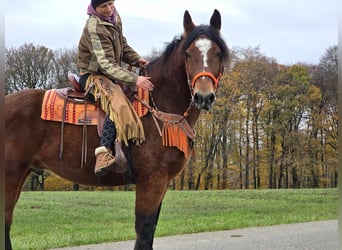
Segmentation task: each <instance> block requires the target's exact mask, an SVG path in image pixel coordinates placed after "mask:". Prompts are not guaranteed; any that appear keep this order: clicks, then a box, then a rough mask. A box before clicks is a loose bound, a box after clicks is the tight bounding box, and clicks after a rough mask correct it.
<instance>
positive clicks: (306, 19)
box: [5, 0, 339, 65]
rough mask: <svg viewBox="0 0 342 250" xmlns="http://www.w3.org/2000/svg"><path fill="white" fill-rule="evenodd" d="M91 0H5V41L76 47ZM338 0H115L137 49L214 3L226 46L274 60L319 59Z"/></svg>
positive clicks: (155, 43)
mask: <svg viewBox="0 0 342 250" xmlns="http://www.w3.org/2000/svg"><path fill="white" fill-rule="evenodd" d="M89 3H90V0H44V1H37V0H24V1H23V0H6V2H5V46H6V48H13V47H14V48H18V47H19V46H22V45H23V44H25V43H33V44H34V45H40V46H45V47H47V48H50V49H53V50H55V49H64V48H68V49H71V48H77V44H78V41H79V38H80V36H81V32H82V29H83V27H84V24H85V22H86V20H87V18H88V16H87V14H86V10H87V6H88V5H89ZM338 5H339V4H338V0H172V1H171V0H116V1H115V6H116V8H117V10H118V12H119V13H120V16H121V18H122V20H123V30H124V35H125V36H126V38H127V40H128V43H129V44H130V45H131V47H133V48H134V49H135V50H136V51H137V52H138V53H139V54H140V55H142V56H148V55H150V54H151V52H152V51H153V50H158V51H159V50H163V49H164V48H165V46H166V44H167V43H169V42H171V41H172V40H173V39H174V37H176V36H179V35H180V34H181V33H182V32H183V15H184V12H185V10H188V11H189V13H190V15H191V17H192V19H193V21H194V23H195V24H209V20H210V17H211V15H212V13H213V11H214V9H217V10H218V11H219V12H220V13H221V16H222V28H221V33H222V37H223V38H224V39H225V41H226V43H227V45H228V47H229V48H234V47H239V48H248V47H257V46H259V48H260V51H261V53H262V54H264V55H265V56H267V57H272V58H274V59H276V60H277V62H278V63H281V64H285V65H291V64H295V63H312V64H317V63H319V60H320V58H321V57H322V56H323V54H324V53H325V51H326V49H327V48H329V47H330V46H334V45H337V44H338V9H339V8H338V7H339V6H338Z"/></svg>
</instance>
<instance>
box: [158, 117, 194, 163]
mask: <svg viewBox="0 0 342 250" xmlns="http://www.w3.org/2000/svg"><path fill="white" fill-rule="evenodd" d="M162 142H163V146H168V147H177V148H178V149H179V150H180V151H182V152H183V153H184V156H185V158H188V157H189V156H190V154H191V153H192V150H191V149H192V148H191V146H190V141H189V138H188V136H187V134H186V133H185V132H184V130H183V129H182V127H181V126H180V123H176V124H171V123H166V122H164V123H163V129H162Z"/></svg>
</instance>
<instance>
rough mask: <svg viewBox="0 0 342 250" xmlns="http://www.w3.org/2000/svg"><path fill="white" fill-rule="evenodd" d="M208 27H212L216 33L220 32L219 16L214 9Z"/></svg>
mask: <svg viewBox="0 0 342 250" xmlns="http://www.w3.org/2000/svg"><path fill="white" fill-rule="evenodd" d="M210 26H212V27H214V28H215V29H217V30H218V31H220V29H221V14H220V12H219V11H218V10H216V9H215V10H214V13H213V15H212V16H211V19H210Z"/></svg>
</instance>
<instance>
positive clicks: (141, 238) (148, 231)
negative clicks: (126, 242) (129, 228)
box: [134, 203, 161, 250]
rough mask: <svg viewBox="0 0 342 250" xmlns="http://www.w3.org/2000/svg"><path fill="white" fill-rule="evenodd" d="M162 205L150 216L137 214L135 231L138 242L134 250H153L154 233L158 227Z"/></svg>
mask: <svg viewBox="0 0 342 250" xmlns="http://www.w3.org/2000/svg"><path fill="white" fill-rule="evenodd" d="M160 208H161V203H160V205H159V207H158V209H157V210H156V211H155V212H153V213H151V214H149V215H142V214H136V216H135V231H136V233H137V240H136V242H135V246H134V250H150V249H153V238H154V232H155V230H156V227H157V223H158V218H159V213H160Z"/></svg>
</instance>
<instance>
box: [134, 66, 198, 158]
mask: <svg viewBox="0 0 342 250" xmlns="http://www.w3.org/2000/svg"><path fill="white" fill-rule="evenodd" d="M139 74H140V75H144V76H148V74H147V71H146V69H145V68H141V69H140V72H139ZM189 88H190V93H191V95H192V93H193V91H192V88H191V85H190V84H189ZM133 97H134V98H135V99H136V100H137V101H139V102H140V103H141V104H142V105H144V106H145V107H147V109H148V110H149V112H150V113H151V115H152V118H153V120H154V123H155V125H156V127H157V129H158V132H159V135H160V136H161V137H162V143H163V146H175V147H177V148H178V149H180V150H181V151H183V152H184V154H185V158H188V157H189V156H190V155H191V154H192V153H193V147H192V141H193V140H194V139H195V137H196V132H195V130H194V129H193V128H192V127H191V126H190V124H189V122H188V121H187V120H186V117H188V116H189V112H190V109H191V107H192V105H193V101H192V98H191V100H190V103H189V106H188V108H187V109H186V110H185V112H184V113H183V115H178V114H173V113H166V112H162V111H160V110H159V109H158V108H157V105H156V103H155V100H154V98H153V95H152V92H150V97H151V101H152V105H153V106H151V105H149V104H148V103H147V102H146V101H144V100H142V99H141V98H139V97H138V96H137V95H134V96H133ZM158 120H159V121H161V122H162V123H163V127H162V128H161V127H160V125H159V123H158ZM188 139H190V140H191V141H190V142H189V141H188Z"/></svg>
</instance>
